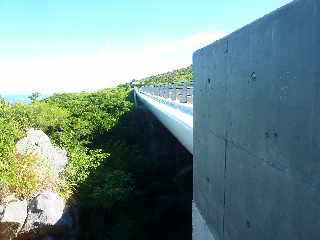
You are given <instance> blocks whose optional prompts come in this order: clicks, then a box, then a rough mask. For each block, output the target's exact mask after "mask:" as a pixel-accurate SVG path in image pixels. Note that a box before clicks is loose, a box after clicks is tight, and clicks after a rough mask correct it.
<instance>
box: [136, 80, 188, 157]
mask: <svg viewBox="0 0 320 240" xmlns="http://www.w3.org/2000/svg"><path fill="white" fill-rule="evenodd" d="M134 94H135V101H136V98H139V100H140V101H141V102H143V103H144V104H145V106H147V107H148V109H149V110H150V111H151V112H152V113H153V114H154V115H155V116H156V117H157V118H158V119H159V120H160V122H162V123H163V125H164V126H165V127H167V128H168V130H169V131H170V132H171V133H172V134H173V135H174V136H175V137H176V138H177V139H178V140H179V141H180V143H182V145H183V146H184V147H185V148H186V149H187V150H188V151H189V152H190V153H191V154H192V153H193V104H192V99H193V87H192V83H190V84H188V83H185V84H183V85H172V86H142V87H140V88H138V87H135V90H134Z"/></svg>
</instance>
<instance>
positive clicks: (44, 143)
mask: <svg viewBox="0 0 320 240" xmlns="http://www.w3.org/2000/svg"><path fill="white" fill-rule="evenodd" d="M16 152H17V154H32V155H38V156H40V157H43V158H46V159H48V160H49V162H50V163H51V164H52V166H53V168H54V170H55V172H56V173H61V172H62V171H63V170H64V168H65V167H66V165H67V163H68V158H67V152H66V151H65V150H62V149H60V148H57V147H55V146H54V145H52V143H51V141H50V139H49V137H48V136H47V135H46V134H45V133H44V132H43V131H41V130H37V129H33V128H30V129H28V130H27V136H26V137H25V138H22V139H21V140H19V141H18V142H17V144H16Z"/></svg>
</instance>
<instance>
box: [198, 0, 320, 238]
mask: <svg viewBox="0 0 320 240" xmlns="http://www.w3.org/2000/svg"><path fill="white" fill-rule="evenodd" d="M319 24H320V1H318V0H300V1H299V0H298V1H294V2H292V3H291V4H289V5H287V6H285V7H283V8H281V9H279V10H277V11H275V12H273V13H271V14H269V15H267V16H265V17H263V18H261V19H259V20H257V21H256V22H254V23H252V24H250V25H248V26H246V27H244V28H242V29H240V30H239V31H236V32H234V33H232V34H231V35H229V36H227V37H225V38H223V39H221V40H219V41H217V42H215V43H213V44H211V45H209V46H207V47H205V48H203V49H200V50H198V51H196V52H195V54H194V57H193V74H194V103H193V104H194V112H193V114H194V115H193V116H194V150H193V156H194V201H195V203H196V206H197V207H198V209H199V212H200V213H201V215H202V217H203V219H204V221H205V222H206V224H207V226H208V229H210V231H211V233H212V234H213V236H215V238H216V240H236V239H246V240H250V239H259V240H264V239H265V240H270V239H272V240H277V239H279V240H286V239H290V240H298V239H308V240H312V239H314V240H317V239H320V27H319V26H320V25H319ZM198 236H199V235H198ZM200 236H201V234H200ZM194 239H195V240H198V239H203V238H201V237H197V236H194Z"/></svg>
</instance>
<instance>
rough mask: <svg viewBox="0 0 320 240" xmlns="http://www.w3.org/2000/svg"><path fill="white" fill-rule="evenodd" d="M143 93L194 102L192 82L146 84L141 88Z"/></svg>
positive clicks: (183, 101)
mask: <svg viewBox="0 0 320 240" xmlns="http://www.w3.org/2000/svg"><path fill="white" fill-rule="evenodd" d="M139 91H140V92H142V93H147V94H150V95H154V96H159V97H163V98H166V99H171V100H172V101H178V102H180V103H191V104H192V103H193V85H192V82H183V83H182V84H171V85H156V86H154V85H146V86H142V87H140V88H139Z"/></svg>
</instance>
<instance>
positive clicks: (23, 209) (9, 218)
mask: <svg viewBox="0 0 320 240" xmlns="http://www.w3.org/2000/svg"><path fill="white" fill-rule="evenodd" d="M27 207H28V203H27V201H26V200H23V201H20V200H19V199H16V198H15V197H13V196H9V197H8V198H6V199H5V200H4V204H2V205H1V206H0V216H1V218H0V219H1V220H0V239H3V238H9V237H12V236H14V235H15V234H17V233H18V232H19V231H20V229H21V228H22V226H23V224H24V222H25V220H26V218H27Z"/></svg>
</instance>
